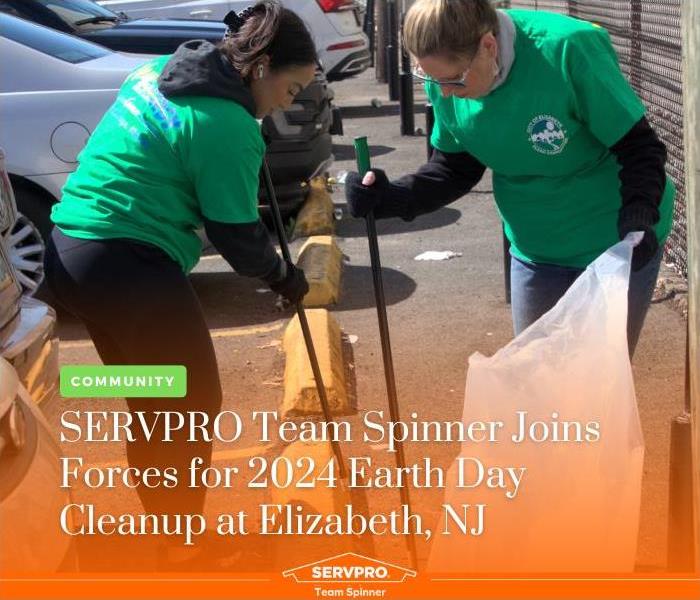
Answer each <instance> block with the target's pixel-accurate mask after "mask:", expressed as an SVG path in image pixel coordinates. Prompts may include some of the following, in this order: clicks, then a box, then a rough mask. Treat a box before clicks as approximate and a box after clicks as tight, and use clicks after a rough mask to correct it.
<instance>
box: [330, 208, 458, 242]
mask: <svg viewBox="0 0 700 600" xmlns="http://www.w3.org/2000/svg"><path fill="white" fill-rule="evenodd" d="M335 206H336V208H342V209H343V214H344V216H343V219H342V220H341V221H340V222H339V223H338V224H337V226H336V234H337V235H338V237H340V238H352V237H366V236H367V227H366V225H365V220H364V219H355V218H353V217H351V216H350V214H349V212H348V209H347V205H345V204H336V205H335ZM461 216H462V213H461V212H460V211H459V210H457V209H455V208H441V209H440V210H437V211H435V212H434V213H430V214H427V215H422V216H420V217H418V218H416V219H414V220H413V221H410V222H406V221H403V220H401V219H399V218H396V219H381V220H379V221H377V234H378V235H389V234H395V233H411V232H414V231H426V230H428V229H437V228H438V227H447V226H448V225H453V224H454V223H456V222H457V221H459V218H460V217H461Z"/></svg>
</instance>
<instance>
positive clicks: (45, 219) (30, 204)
mask: <svg viewBox="0 0 700 600" xmlns="http://www.w3.org/2000/svg"><path fill="white" fill-rule="evenodd" d="M14 191H15V201H16V202H17V210H18V211H19V212H21V213H22V214H23V215H24V216H25V217H27V218H28V219H29V220H30V221H31V222H32V223H34V226H35V227H36V228H37V229H38V230H39V233H41V236H42V237H43V238H44V242H46V240H47V239H48V236H49V235H50V233H51V229H52V228H53V223H52V222H51V218H50V215H51V207H52V206H53V205H54V204H55V202H54V201H53V200H52V199H50V198H49V197H48V196H46V195H44V194H41V193H39V192H36V191H35V190H32V189H30V188H28V187H25V186H23V185H17V186H15V188H14Z"/></svg>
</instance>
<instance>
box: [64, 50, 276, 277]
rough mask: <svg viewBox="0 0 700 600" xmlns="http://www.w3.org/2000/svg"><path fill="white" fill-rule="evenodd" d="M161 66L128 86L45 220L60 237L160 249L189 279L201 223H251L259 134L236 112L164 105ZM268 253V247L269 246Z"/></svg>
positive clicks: (214, 106) (194, 101)
mask: <svg viewBox="0 0 700 600" xmlns="http://www.w3.org/2000/svg"><path fill="white" fill-rule="evenodd" d="M169 59H170V57H169V56H164V57H159V58H157V59H155V60H153V61H151V62H149V63H146V64H145V65H143V66H142V67H140V68H139V69H137V70H136V71H134V72H133V73H132V74H131V75H129V77H128V78H127V79H126V81H125V82H124V84H123V85H122V88H121V89H120V91H119V94H118V95H117V98H116V100H115V102H114V104H113V105H112V107H111V108H110V109H109V110H108V111H107V113H106V114H105V116H104V117H103V118H102V120H101V121H100V123H99V124H98V126H97V127H96V129H95V131H94V132H93V134H92V135H91V137H90V139H89V140H88V143H87V145H86V146H85V148H84V149H83V150H82V152H81V153H80V155H79V156H78V162H79V165H78V168H77V170H76V171H75V172H74V173H72V174H71V175H70V176H69V178H68V180H67V182H66V185H65V186H64V188H63V195H62V199H61V202H59V203H58V204H56V205H55V206H54V208H53V211H52V219H53V221H54V222H55V223H56V225H57V226H58V227H59V228H60V229H61V230H62V231H63V232H64V233H66V234H67V235H70V236H73V237H78V238H86V239H112V238H126V239H132V240H136V241H142V242H146V243H149V244H153V245H155V246H158V247H160V248H162V249H163V250H164V251H165V252H166V253H167V254H168V255H169V256H170V257H171V258H173V260H175V261H176V262H178V263H179V264H180V265H181V267H182V269H183V271H184V272H189V271H190V270H191V269H192V268H193V267H194V265H195V264H196V263H197V261H198V260H199V257H200V254H201V242H200V240H199V237H198V236H197V233H196V231H197V230H198V229H199V228H201V227H202V225H203V222H204V220H205V219H208V220H210V221H218V222H222V223H231V224H251V227H252V226H253V225H254V224H255V223H256V222H257V221H258V210H257V204H258V201H257V197H258V182H259V179H258V177H259V170H260V166H261V162H262V158H263V155H264V152H265V144H264V141H263V139H262V135H261V133H260V126H259V123H258V122H257V120H256V119H255V117H254V116H253V115H252V114H251V113H250V112H249V111H248V110H246V109H245V108H244V107H243V106H242V105H241V104H240V103H237V102H235V101H232V100H231V99H227V98H224V97H212V96H206V95H191V96H186V95H183V96H175V97H172V98H170V97H169V98H166V97H165V96H164V95H163V94H162V93H161V91H160V89H159V87H158V77H159V75H160V73H161V71H162V70H163V68H164V66H165V65H166V63H167V62H168V60H169ZM273 249H274V247H273Z"/></svg>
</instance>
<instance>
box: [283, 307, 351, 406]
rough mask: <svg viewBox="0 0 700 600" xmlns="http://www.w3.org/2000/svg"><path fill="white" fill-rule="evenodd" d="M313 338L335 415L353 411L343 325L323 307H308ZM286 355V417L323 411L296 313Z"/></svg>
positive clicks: (285, 346) (286, 341)
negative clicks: (341, 327) (349, 397)
mask: <svg viewBox="0 0 700 600" xmlns="http://www.w3.org/2000/svg"><path fill="white" fill-rule="evenodd" d="M306 318H307V320H308V322H309V328H310V329H311V338H312V339H313V342H314V349H315V351H316V356H317V358H318V362H319V368H320V370H321V377H322V378H323V385H324V387H325V388H326V396H327V397H328V403H329V405H330V409H331V413H332V414H334V415H347V414H352V413H353V412H354V411H353V410H352V408H351V407H350V402H349V399H348V394H347V390H346V387H345V368H344V363H343V346H342V337H341V331H340V326H339V325H338V322H337V321H336V320H335V319H334V318H333V316H332V315H331V314H330V313H329V312H328V311H327V310H326V309H323V308H317V309H311V310H307V311H306ZM282 346H283V349H284V353H285V356H286V363H285V367H284V397H283V399H282V405H281V407H280V412H281V413H282V415H283V416H285V417H290V416H298V415H320V414H321V403H320V400H319V398H318V392H317V391H316V381H315V380H314V374H313V371H312V370H311V362H310V361H309V355H308V353H307V351H306V344H305V343H304V335H303V334H302V331H301V324H300V323H299V317H298V316H295V317H294V318H293V319H292V320H291V321H290V322H289V325H288V326H287V329H286V331H285V332H284V338H283V340H282Z"/></svg>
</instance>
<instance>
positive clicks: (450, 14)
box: [403, 0, 498, 58]
mask: <svg viewBox="0 0 700 600" xmlns="http://www.w3.org/2000/svg"><path fill="white" fill-rule="evenodd" d="M489 31H492V32H493V33H494V35H496V34H497V33H498V16H497V15H496V9H495V8H494V7H493V6H492V5H491V3H490V1H489V0H418V1H417V2H415V3H414V4H413V6H411V8H410V9H409V11H408V13H407V14H406V19H405V22H404V27H403V38H404V45H405V48H406V49H407V50H408V52H409V53H410V54H411V55H413V56H414V57H416V58H422V57H424V56H431V55H433V56H434V55H437V56H445V57H448V58H462V57H465V56H466V57H469V58H471V57H473V56H474V55H475V54H476V52H477V51H478V49H479V42H480V40H481V38H482V36H483V35H484V34H485V33H488V32H489Z"/></svg>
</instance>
